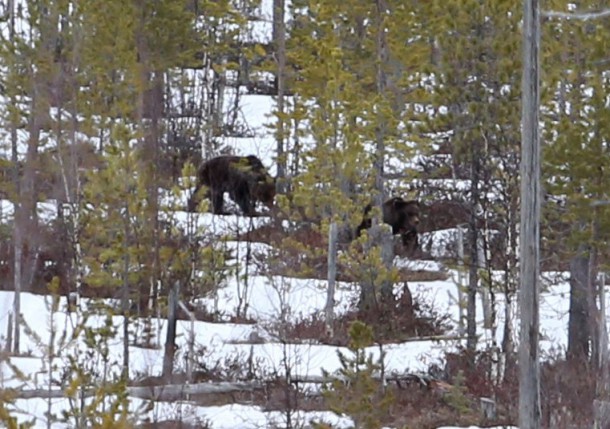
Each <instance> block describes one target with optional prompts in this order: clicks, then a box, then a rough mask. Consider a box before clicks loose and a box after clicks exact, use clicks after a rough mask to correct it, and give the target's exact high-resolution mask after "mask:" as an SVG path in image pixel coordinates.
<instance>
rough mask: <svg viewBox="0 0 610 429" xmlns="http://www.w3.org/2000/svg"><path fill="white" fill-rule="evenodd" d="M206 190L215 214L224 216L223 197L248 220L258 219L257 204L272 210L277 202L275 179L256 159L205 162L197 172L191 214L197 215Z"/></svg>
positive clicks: (226, 158)
mask: <svg viewBox="0 0 610 429" xmlns="http://www.w3.org/2000/svg"><path fill="white" fill-rule="evenodd" d="M203 186H205V187H206V188H207V193H206V197H207V198H209V199H210V200H211V203H212V212H213V213H214V214H225V212H224V208H223V205H224V201H223V199H224V194H225V192H228V193H229V196H230V197H231V199H232V200H233V201H235V202H236V203H237V205H238V206H239V207H240V208H241V210H242V212H243V214H244V215H246V216H255V215H256V213H255V207H256V203H257V202H258V201H260V202H262V203H263V204H265V205H266V206H267V207H269V208H271V207H272V206H273V200H274V198H275V179H274V178H272V177H271V176H270V175H269V173H268V172H267V169H266V168H265V166H264V165H263V163H262V162H261V160H260V159H259V158H257V157H256V156H254V155H248V156H234V155H222V156H218V157H216V158H212V159H210V160H208V161H205V162H203V163H202V164H201V165H200V167H199V169H198V170H197V186H196V187H195V190H194V192H193V195H192V197H191V198H190V199H189V202H188V210H189V211H195V209H196V208H197V204H198V203H199V197H198V193H199V190H200V189H201V187H203Z"/></svg>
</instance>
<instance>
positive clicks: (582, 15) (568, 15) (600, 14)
mask: <svg viewBox="0 0 610 429" xmlns="http://www.w3.org/2000/svg"><path fill="white" fill-rule="evenodd" d="M541 15H542V16H543V17H545V18H559V19H579V20H581V21H588V20H590V19H598V18H605V17H607V16H610V9H606V10H601V11H597V12H557V11H553V10H545V11H542V13H541Z"/></svg>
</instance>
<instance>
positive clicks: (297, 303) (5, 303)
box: [0, 23, 568, 429]
mask: <svg viewBox="0 0 610 429" xmlns="http://www.w3.org/2000/svg"><path fill="white" fill-rule="evenodd" d="M261 25H267V24H264V23H261ZM273 107H274V102H273V101H272V99H271V98H270V97H266V96H256V95H245V96H244V97H243V106H242V113H243V117H244V118H246V120H247V123H248V127H249V128H250V129H251V130H253V131H254V137H251V138H226V139H225V141H224V143H225V144H226V145H227V146H228V147H229V148H231V149H232V151H233V152H234V153H236V154H240V155H248V154H255V155H257V156H259V157H260V158H261V159H262V160H263V162H264V164H265V165H266V166H268V167H269V169H270V171H271V173H272V174H274V164H275V163H274V160H273V154H274V146H275V143H274V140H273V137H272V134H271V131H270V130H269V128H268V127H266V126H265V124H268V123H270V122H271V121H272V117H271V111H272V109H273ZM454 185H455V184H454ZM458 185H460V184H458ZM460 186H461V185H460ZM458 188H459V186H458ZM461 190H462V189H461V188H459V189H458V191H461ZM172 198H174V197H171V196H167V197H164V201H165V202H166V203H170V202H173V203H176V206H181V207H184V205H185V202H186V197H185V196H184V195H181V196H180V197H177V198H175V200H172ZM0 203H1V205H0V209H1V217H0V218H1V219H2V222H6V223H8V222H10V218H11V217H12V212H13V208H12V204H10V202H7V201H1V202H0ZM39 209H40V211H41V219H42V220H43V221H44V220H47V219H49V218H52V217H53V216H54V213H55V211H56V209H55V205H54V203H53V202H48V203H41V204H40V205H39ZM189 216H193V215H191V214H187V213H185V212H182V211H176V212H174V213H172V216H171V218H172V221H173V222H176V224H177V225H180V226H182V227H185V225H187V223H188V220H189ZM194 220H195V222H196V223H197V225H198V226H200V227H204V228H205V229H206V230H207V231H208V232H211V233H213V234H216V235H229V236H234V235H235V232H236V231H243V230H244V229H245V228H248V227H250V226H251V225H250V222H253V226H255V227H256V226H261V225H264V224H265V223H266V222H268V221H269V219H268V218H265V217H260V218H256V219H248V218H244V217H240V216H212V215H211V214H200V215H195V216H194ZM454 232H455V231H449V230H447V231H438V232H436V233H431V234H428V236H427V237H425V239H427V240H428V239H429V240H432V241H433V248H434V249H435V254H437V253H438V254H439V255H440V254H442V253H443V252H444V251H445V250H446V249H445V250H444V247H443V246H447V242H446V238H447V237H449V239H451V237H452V236H453V235H454ZM226 245H227V246H229V247H231V248H232V249H233V250H235V251H234V252H232V254H234V255H237V257H238V258H239V259H238V260H239V263H240V264H241V265H242V267H241V268H243V263H244V261H243V260H242V258H241V256H240V255H245V254H246V250H245V248H244V246H245V245H246V244H245V243H243V242H232V241H228V242H226ZM253 246H254V248H255V251H256V252H257V253H259V254H264V253H265V252H268V251H269V247H268V246H267V245H263V244H255V245H253ZM234 262H235V261H234ZM396 264H397V265H399V266H408V267H417V268H419V269H428V270H445V269H444V268H443V267H442V266H441V265H440V264H437V263H434V262H430V261H407V260H397V261H396ZM445 271H446V272H447V273H448V274H449V275H448V280H446V281H439V280H436V281H418V282H411V283H410V285H409V286H410V288H411V291H412V293H413V295H414V296H415V297H416V298H417V299H421V300H425V301H426V302H427V303H429V304H430V305H432V306H433V308H434V309H435V310H436V311H438V312H440V313H441V314H448V315H449V316H450V318H451V321H452V324H453V326H454V327H455V332H454V333H456V334H457V333H458V332H457V329H458V328H457V327H458V325H459V324H458V318H459V307H458V303H457V290H458V288H457V281H458V278H459V276H458V275H457V272H455V271H453V270H445ZM250 273H251V275H250V276H249V280H248V282H249V283H248V292H247V294H246V296H245V301H246V302H247V303H248V309H247V314H246V316H247V317H248V318H250V319H253V320H255V321H256V322H257V323H256V324H235V323H207V322H201V321H196V322H190V321H179V323H178V328H177V329H178V331H177V332H178V337H177V342H178V352H177V360H176V362H177V363H176V367H177V368H179V369H184V368H185V365H186V364H187V363H186V362H187V360H188V359H187V357H188V351H189V340H190V339H191V338H194V350H195V353H196V356H194V357H193V360H194V362H195V364H197V365H201V366H202V367H205V368H211V367H214V366H215V365H217V364H219V365H222V364H223V363H225V364H230V363H236V364H237V367H238V368H240V367H241V369H242V370H243V371H246V368H245V366H246V362H251V363H253V364H254V366H255V369H256V373H257V375H259V376H260V377H262V378H264V377H265V376H266V375H269V374H274V375H278V374H280V375H281V374H283V372H284V368H285V365H284V362H283V359H285V358H287V359H288V361H289V362H290V367H291V370H292V372H293V375H294V374H296V375H322V371H323V370H324V371H328V372H331V373H332V372H334V371H336V370H337V369H338V368H339V367H340V362H339V359H338V356H337V351H342V352H344V353H347V350H346V349H344V348H340V347H335V346H329V345H323V344H319V343H317V342H315V341H311V342H309V343H301V344H283V343H282V342H281V341H279V340H278V337H277V334H276V333H277V329H276V328H277V320H278V319H279V318H280V315H282V317H288V319H290V320H291V321H297V320H302V319H307V318H310V317H312V316H313V315H319V314H323V311H324V306H325V303H326V298H327V297H326V289H325V286H326V284H325V282H323V281H319V280H307V279H296V278H289V277H279V276H268V275H265V274H264V273H261V272H258V271H257V270H256V268H255V267H252V268H251V270H250ZM243 288H244V283H243V280H242V279H240V278H239V277H236V276H234V277H233V278H228V279H227V280H226V284H225V285H224V286H223V287H222V288H221V289H220V290H219V291H218V295H217V296H216V297H205V298H201V299H200V300H199V301H198V304H199V305H200V306H202V307H205V308H206V309H207V310H208V311H211V312H214V313H215V314H220V315H222V316H226V317H227V318H229V317H230V316H232V315H235V313H236V309H237V308H238V307H239V306H240V299H241V298H243V296H244V289H243ZM567 292H568V285H567V283H565V282H559V283H557V284H554V285H551V286H549V288H548V290H547V291H546V292H545V293H544V294H543V295H542V307H541V324H542V333H543V340H542V343H541V347H542V349H543V352H546V351H551V350H557V349H561V348H564V347H565V346H566V342H567V320H568V295H567ZM357 297H358V293H357V291H356V290H355V288H354V287H353V285H350V284H347V283H341V282H339V284H338V287H337V291H336V294H335V301H336V306H335V311H336V312H337V313H338V314H341V313H342V312H344V311H346V310H347V309H348V308H349V307H350V305H352V304H353V303H354V302H355V300H356V299H357ZM21 299H22V301H21V308H22V312H23V316H24V320H25V322H26V323H27V329H25V328H24V329H23V330H22V334H21V351H22V353H23V356H20V357H12V358H10V359H9V360H8V361H2V362H0V388H16V389H46V388H48V387H49V386H50V385H51V387H53V388H59V387H58V386H59V385H60V384H61V383H60V382H59V380H62V379H64V380H65V379H66V378H68V377H70V376H71V374H70V369H69V367H70V362H74V363H76V364H78V365H81V366H82V367H83V368H84V369H86V370H87V371H89V372H91V373H93V374H104V373H105V374H109V377H110V376H111V375H116V374H118V373H119V372H120V368H121V365H122V362H123V344H122V340H123V339H122V331H121V326H122V323H123V319H122V317H120V316H109V318H106V317H104V316H100V315H96V316H92V317H90V318H89V319H88V320H87V321H86V326H88V327H90V328H94V327H103V326H105V324H106V323H108V326H110V327H114V328H113V329H115V330H116V332H115V334H114V335H113V336H112V338H111V339H110V340H109V341H108V353H107V354H106V359H102V358H101V356H99V354H98V355H94V356H93V357H92V355H90V354H88V351H89V350H88V348H87V345H86V343H85V341H84V340H83V336H82V335H80V336H77V338H76V339H74V338H73V337H72V334H73V333H74V328H75V327H76V326H79V325H80V324H81V322H83V320H82V314H81V313H67V312H66V311H65V302H64V301H62V302H61V305H60V307H59V308H58V309H57V310H56V311H53V306H52V302H51V298H49V297H43V296H36V295H31V294H23V295H22V298H21ZM497 300H498V302H497V308H496V310H497V316H498V330H497V332H487V331H484V330H483V328H482V327H481V328H480V332H482V333H483V334H484V335H483V337H482V342H490V341H491V340H492V339H495V341H496V342H497V343H499V342H500V341H501V337H500V335H501V327H502V323H503V320H502V318H503V317H504V311H503V308H502V306H503V305H504V300H503V298H502V296H501V295H498V297H497ZM12 301H13V294H12V293H10V292H0V333H1V334H2V335H4V334H5V333H6V332H7V329H6V328H7V324H8V316H7V315H8V313H9V310H10V308H11V305H12ZM478 316H479V323H480V324H481V326H482V306H481V305H480V302H479V308H478ZM512 319H513V324H514V327H515V330H514V332H516V331H517V329H516V328H517V318H516V315H513V316H512ZM166 328H167V326H166V322H165V321H164V320H159V319H153V326H152V331H153V340H152V344H150V345H148V346H147V347H145V348H144V347H139V346H136V345H131V346H130V347H129V360H130V370H131V374H130V376H131V377H132V378H135V379H138V378H143V377H146V376H157V375H160V374H161V371H162V363H163V348H162V342H163V340H164V338H165V335H166ZM132 329H133V330H136V331H137V332H139V333H141V332H142V331H141V330H142V329H143V326H142V324H141V323H140V324H132ZM52 332H55V335H54V336H52ZM5 340H6V339H5V338H3V337H0V343H2V342H4V341H5ZM459 342H460V340H457V339H456V340H443V341H411V342H406V343H402V344H393V345H387V346H385V350H384V351H385V353H386V356H385V365H386V368H387V370H388V371H390V372H398V373H402V372H417V371H426V369H427V368H428V366H429V365H431V364H433V363H438V364H440V365H442V359H443V354H444V353H445V352H447V351H450V350H452V349H454V348H455V347H456V346H457V345H458V344H459ZM0 345H1V344H0ZM50 345H53V350H54V352H53V360H52V362H50V361H49V355H50V352H49V350H50V348H49V347H50ZM368 352H369V353H370V354H372V355H373V356H375V357H378V356H379V349H378V348H377V347H371V348H370V349H369V350H368ZM72 406H74V404H72V403H71V402H70V401H69V400H67V399H51V400H46V399H45V400H43V399H19V400H17V401H16V403H15V406H14V407H12V406H11V410H12V412H14V413H16V414H15V415H16V416H18V417H19V421H21V422H25V421H32V420H33V422H34V427H35V428H46V427H48V426H47V421H48V420H49V418H50V417H49V415H47V412H48V411H49V410H50V411H51V413H52V414H53V415H55V416H58V415H60V414H61V412H62V411H63V410H69V409H70V407H72ZM130 410H132V411H133V412H134V414H135V415H138V417H139V420H140V421H146V420H147V421H151V422H155V421H161V420H167V419H172V418H174V419H178V418H181V419H182V420H183V421H186V422H202V423H203V422H206V421H207V422H208V424H209V425H210V426H209V427H213V428H215V429H220V428H223V429H225V428H226V429H242V428H261V427H273V426H274V425H277V424H281V422H282V418H283V415H282V414H281V413H279V412H270V411H266V410H263V409H261V408H260V407H259V406H254V405H245V404H233V405H223V406H198V405H196V404H195V403H193V402H190V401H177V402H171V403H170V402H160V401H156V402H154V403H152V404H151V403H148V402H147V401H143V400H141V399H137V398H130ZM295 419H296V421H300V422H302V423H307V422H309V421H310V420H318V421H319V420H324V421H326V422H329V423H331V424H332V425H333V427H337V428H340V427H341V428H342V427H349V426H350V425H351V424H352V422H351V419H349V418H348V417H346V416H336V415H335V414H333V413H331V412H299V413H297V414H296V416H295ZM52 427H53V428H64V427H71V426H70V425H69V424H59V423H53V425H52ZM439 429H454V428H453V427H449V426H444V427H442V428H439Z"/></svg>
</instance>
